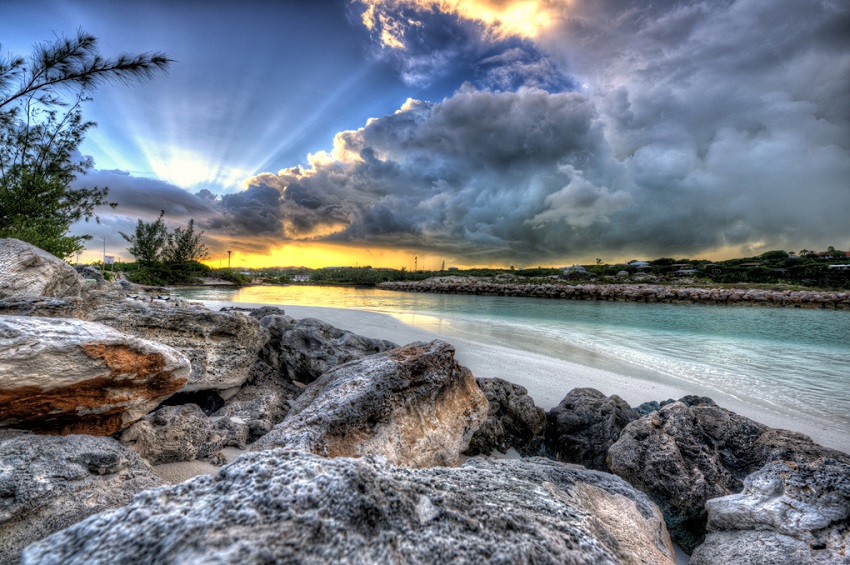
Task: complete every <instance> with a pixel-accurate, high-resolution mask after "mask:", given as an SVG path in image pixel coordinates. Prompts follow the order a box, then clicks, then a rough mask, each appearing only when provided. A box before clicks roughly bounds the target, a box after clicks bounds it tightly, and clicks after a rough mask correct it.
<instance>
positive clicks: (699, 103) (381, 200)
mask: <svg viewBox="0 0 850 565" xmlns="http://www.w3.org/2000/svg"><path fill="white" fill-rule="evenodd" d="M152 7H153V8H152ZM113 8H114V9H113ZM7 14H8V18H7V19H6V20H4V21H14V22H16V24H15V26H7V28H8V29H6V30H4V33H3V36H2V38H3V48H4V49H5V50H8V51H9V53H14V54H25V53H27V52H29V50H30V48H31V46H32V44H33V43H34V42H36V41H40V40H44V39H49V38H51V37H54V36H55V35H56V34H57V33H62V32H66V33H67V32H72V31H73V30H75V29H76V28H77V27H82V28H84V29H86V30H87V31H89V32H91V33H93V34H94V35H96V36H98V38H99V39H100V40H101V43H100V45H101V48H102V49H103V51H104V53H118V52H122V51H127V52H146V51H163V52H165V53H166V54H167V55H168V56H170V57H172V58H173V59H174V60H175V61H176V62H175V63H174V65H173V66H172V68H171V70H170V71H169V75H168V76H163V77H159V78H157V80H154V81H152V82H150V83H146V84H143V85H139V86H135V87H133V88H124V87H123V86H120V85H105V86H104V87H103V88H101V89H99V90H98V91H96V92H94V93H93V100H92V101H91V102H89V103H87V105H86V106H85V114H86V115H85V118H86V119H90V120H93V121H95V122H97V124H98V126H97V127H96V128H93V129H91V130H90V131H89V132H87V136H86V140H85V141H84V142H83V144H82V145H81V146H80V153H81V154H82V155H85V156H90V157H92V159H93V161H94V168H93V170H91V171H90V172H89V173H88V174H87V175H85V176H80V178H78V179H77V181H76V184H77V185H78V186H105V187H108V188H109V199H110V201H113V202H117V203H118V206H117V208H115V209H112V208H108V207H103V208H101V209H98V211H97V213H98V216H99V218H100V223H95V222H89V223H82V222H81V223H78V224H76V225H75V226H74V227H73V228H72V230H73V231H74V233H77V234H80V235H82V234H88V235H91V236H92V239H91V240H89V249H88V250H87V251H86V253H84V254H83V256H82V259H81V260H84V261H85V260H87V259H89V258H91V259H98V258H101V257H102V255H103V252H104V251H103V244H104V240H105V242H106V247H107V253H108V254H110V255H113V256H116V257H122V256H123V257H124V258H127V253H126V249H127V244H126V242H125V241H123V239H121V237H120V236H119V235H118V233H119V232H125V233H128V232H132V231H133V229H134V227H135V225H136V223H137V222H138V220H140V219H141V220H142V221H146V222H149V221H153V220H155V219H156V218H157V217H158V216H159V214H160V212H161V211H164V212H165V216H164V220H165V222H166V223H167V225H168V226H169V227H170V228H175V227H177V226H182V225H186V223H187V222H188V221H189V220H190V219H193V220H194V221H195V226H197V228H199V229H201V230H203V232H204V238H205V241H206V242H207V245H208V247H209V249H210V253H211V258H210V261H211V264H213V265H215V264H216V263H217V262H218V261H219V260H220V259H221V258H226V256H227V253H226V251H228V250H230V251H232V252H233V253H234V254H235V255H234V257H236V258H238V259H237V260H238V261H240V262H239V263H236V264H235V265H239V266H243V265H244V266H245V267H249V266H252V265H255V266H286V265H296V264H297V265H305V266H322V265H325V264H330V265H345V266H354V265H372V266H376V267H378V266H380V267H384V266H386V267H396V268H399V267H401V266H405V267H407V268H408V269H411V268H413V266H414V258H415V257H418V265H419V267H420V268H436V267H438V266H439V265H441V264H442V261H444V260H445V261H446V264H447V265H452V266H458V267H468V266H499V267H505V266H511V265H514V266H515V267H517V268H519V267H528V266H535V267H536V266H538V265H541V266H547V265H553V266H564V265H571V264H574V263H585V264H586V263H594V262H595V261H596V259H600V260H601V261H604V262H606V263H609V264H615V263H620V262H623V261H628V260H630V259H647V258H653V257H675V258H677V259H682V258H687V257H693V258H699V257H704V258H707V259H711V260H721V259H724V258H729V257H741V256H753V255H757V254H759V253H763V252H765V251H769V250H776V249H785V250H799V249H801V248H809V249H826V248H827V247H828V246H835V247H836V248H837V249H843V248H847V247H850V240H848V238H850V234H848V231H847V210H850V190H849V189H848V184H847V179H850V141H848V140H850V114H848V111H847V108H850V100H848V93H850V72H848V69H850V43H848V39H847V38H848V36H847V34H846V30H844V28H843V27H842V26H841V23H842V22H846V21H847V18H848V14H850V5H847V3H846V2H845V3H841V2H833V1H830V0H813V2H809V3H800V2H797V1H794V0H771V1H767V0H736V1H735V2H720V3H708V2H704V3H693V2H686V1H684V0H669V1H664V2H653V3H645V4H641V5H640V6H638V5H634V4H629V3H625V4H623V3H620V2H598V1H592V0H466V1H463V0H354V1H346V2H336V1H334V2H309V3H307V2H255V1H253V0H247V1H246V2H245V3H240V4H236V3H229V2H221V3H219V2H214V3H206V4H204V6H203V7H199V6H194V5H193V4H191V3H183V2H165V1H164V0H151V2H145V3H136V4H133V3H122V4H121V8H120V9H118V8H117V7H111V6H110V7H104V6H103V5H102V3H100V2H97V1H96V0H80V1H78V2H64V3H63V2H50V1H48V0H10V1H9V2H5V3H4V16H6V15H7ZM231 36H232V37H235V38H236V39H234V41H233V42H228V41H221V38H223V37H231ZM754 37H757V38H758V41H754V40H753V38H754ZM777 53H781V54H782V56H781V57H778V56H777ZM232 261H233V257H232V258H231V262H232Z"/></svg>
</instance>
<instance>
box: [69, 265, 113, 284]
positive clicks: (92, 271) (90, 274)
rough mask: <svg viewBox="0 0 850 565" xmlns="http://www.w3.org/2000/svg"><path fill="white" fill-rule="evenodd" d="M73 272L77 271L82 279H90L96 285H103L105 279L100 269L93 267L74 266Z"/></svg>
mask: <svg viewBox="0 0 850 565" xmlns="http://www.w3.org/2000/svg"><path fill="white" fill-rule="evenodd" d="M74 270H75V271H77V274H79V275H80V276H81V277H83V279H90V280H93V281H95V283H96V284H104V283H105V282H106V279H104V278H103V273H101V272H100V269H98V268H97V267H93V266H91V265H76V266H74Z"/></svg>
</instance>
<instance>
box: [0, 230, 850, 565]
mask: <svg viewBox="0 0 850 565" xmlns="http://www.w3.org/2000/svg"><path fill="white" fill-rule="evenodd" d="M12 280H13V281H14V285H12V284H8V285H7V284H2V285H0V564H6V563H17V562H18V561H19V559H20V561H21V562H22V563H27V564H35V563H62V564H66V563H68V564H73V563H80V564H82V563H86V564H88V563H104V564H105V563H110V564H114V563H130V562H132V563H178V562H182V563H186V562H216V563H240V562H302V563H303V562H340V563H363V562H368V563H423V564H424V563H435V562H452V563H488V562H498V563H517V564H519V563H528V562H535V563H600V564H601V563H641V564H650V563H655V564H662V563H674V562H675V557H674V551H673V546H672V544H671V540H672V541H675V542H676V543H678V544H679V545H680V546H681V547H682V548H684V549H685V550H686V551H687V552H688V553H692V557H691V563H694V564H717V563H721V564H722V563H744V562H746V563H777V562H783V563H785V562H795V563H796V562H800V563H805V562H817V563H847V559H848V557H847V547H848V545H850V455H847V454H845V453H842V452H840V451H836V450H833V449H829V448H826V447H823V446H821V445H818V444H816V443H815V442H813V441H812V440H811V439H809V438H808V437H807V436H804V435H802V434H799V433H795V432H791V431H788V430H782V429H776V428H770V427H768V426H765V425H763V424H760V423H758V422H755V421H753V420H751V419H749V418H746V417H743V416H740V415H738V414H735V413H733V412H731V411H729V410H726V409H724V408H722V407H719V406H717V405H716V404H715V403H714V402H713V401H712V400H711V399H709V398H705V397H696V396H687V397H683V398H681V399H679V400H672V399H668V400H661V399H659V400H661V401H658V402H648V403H645V404H643V405H641V406H636V407H632V406H629V404H628V403H626V402H625V401H623V400H622V399H621V398H619V397H617V396H616V395H612V396H607V397H606V396H605V395H604V394H602V393H600V392H599V391H596V390H594V389H590V388H576V389H573V390H571V391H564V392H565V393H566V396H565V397H564V399H563V400H562V401H561V403H560V404H559V405H558V406H556V407H555V408H553V409H552V410H550V411H549V412H548V413H547V412H545V411H544V410H543V409H541V408H539V407H537V406H535V404H534V401H533V400H532V399H531V398H530V397H529V396H528V394H527V391H526V389H524V388H523V387H521V386H518V385H516V384H513V383H510V382H508V381H506V380H503V379H500V378H476V377H475V376H474V375H473V374H472V373H471V371H470V370H469V369H467V368H465V367H463V366H462V365H460V364H458V362H457V361H456V360H455V358H454V353H455V352H454V348H453V347H452V346H451V345H450V344H448V343H446V342H443V341H440V340H434V341H430V342H415V343H410V344H406V345H402V346H399V345H398V344H395V343H392V342H389V341H386V340H378V339H370V338H366V337H363V336H360V335H357V334H356V333H353V332H350V331H343V330H340V329H338V328H334V327H333V326H330V325H329V324H326V323H324V322H322V321H320V320H315V319H310V318H303V319H294V318H292V317H290V316H288V315H287V314H286V313H285V312H284V311H283V310H281V309H279V308H274V307H266V308H255V309H247V308H233V309H229V310H227V311H220V312H212V311H210V310H208V309H206V308H205V307H203V305H200V304H196V303H191V302H186V301H183V300H179V299H177V300H174V299H169V300H165V299H164V297H159V296H157V295H154V294H147V293H145V292H144V291H142V290H140V289H138V288H135V287H132V286H131V285H126V284H118V283H115V284H113V283H107V282H105V281H102V282H100V283H99V284H95V285H85V286H84V285H83V284H82V279H81V278H80V277H79V276H78V275H77V274H76V273H74V272H73V269H72V268H71V267H70V266H68V265H67V264H65V263H63V262H61V261H58V260H56V259H55V258H52V257H51V256H49V255H47V254H45V253H43V252H40V250H37V249H35V248H30V247H27V246H22V244H20V242H15V241H14V240H0V283H4V282H5V281H12ZM22 407H25V409H23V408H22ZM233 447H236V448H240V449H247V450H248V452H247V453H245V454H243V455H242V456H240V457H239V458H238V459H237V460H236V461H234V462H233V463H231V464H229V465H224V466H222V465H223V464H224V462H225V461H224V456H223V455H222V452H223V450H227V449H229V448H233ZM507 452H516V453H517V454H518V455H519V456H521V459H504V458H501V457H496V456H499V455H500V454H505V453H507ZM466 458H468V459H467V460H466V461H465V462H463V463H461V462H462V460H463V459H466ZM194 460H203V461H205V462H207V463H209V464H212V465H214V466H215V467H213V468H214V469H217V472H215V473H213V474H211V475H202V476H198V477H195V478H193V479H190V480H188V481H186V482H183V483H180V484H176V485H168V484H166V483H165V482H164V481H163V480H162V479H161V478H160V477H159V476H157V475H156V474H155V473H153V471H152V467H151V466H152V465H158V464H163V463H174V462H187V461H194Z"/></svg>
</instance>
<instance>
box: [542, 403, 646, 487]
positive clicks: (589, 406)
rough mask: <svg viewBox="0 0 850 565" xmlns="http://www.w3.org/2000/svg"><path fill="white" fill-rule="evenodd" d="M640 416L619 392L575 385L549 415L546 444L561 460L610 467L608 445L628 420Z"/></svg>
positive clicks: (556, 457) (615, 438)
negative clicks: (607, 394) (605, 391)
mask: <svg viewBox="0 0 850 565" xmlns="http://www.w3.org/2000/svg"><path fill="white" fill-rule="evenodd" d="M638 417H639V415H638V413H637V412H636V411H635V410H632V409H631V407H629V405H628V403H627V402H626V401H625V400H623V399H622V398H620V397H619V396H617V395H612V396H610V397H606V396H605V395H604V394H602V393H601V392H599V391H598V390H596V389H592V388H575V389H573V390H571V391H570V392H569V393H568V394H567V395H566V396H565V397H564V399H563V400H561V403H560V404H558V406H556V407H555V408H552V410H550V411H549V413H548V414H547V415H546V418H547V420H548V421H549V424H548V427H547V429H546V447H547V450H548V452H549V453H550V454H551V455H552V456H553V457H554V458H555V459H557V460H558V461H566V462H569V463H578V464H579V465H584V466H585V467H587V468H589V469H596V470H598V471H608V463H607V457H608V449H609V448H610V447H611V446H612V445H613V444H614V442H615V441H617V439H618V438H619V437H620V432H622V431H623V428H625V427H626V425H627V424H628V423H629V422H632V421H634V420H637V419H638Z"/></svg>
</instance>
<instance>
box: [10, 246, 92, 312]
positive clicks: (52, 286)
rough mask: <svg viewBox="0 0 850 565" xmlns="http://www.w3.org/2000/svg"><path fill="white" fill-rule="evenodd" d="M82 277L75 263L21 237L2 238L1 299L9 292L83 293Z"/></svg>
mask: <svg viewBox="0 0 850 565" xmlns="http://www.w3.org/2000/svg"><path fill="white" fill-rule="evenodd" d="M82 289H83V278H82V277H81V276H80V275H78V274H77V271H75V270H74V267H72V266H71V265H69V264H68V263H66V262H65V261H63V260H62V259H59V258H58V257H55V256H54V255H51V254H50V253H48V252H47V251H44V250H42V249H39V248H38V247H35V246H34V245H30V244H29V243H26V242H23V241H20V240H18V239H0V299H3V298H8V297H10V296H50V297H54V298H62V297H74V296H80V292H81V291H82Z"/></svg>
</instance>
